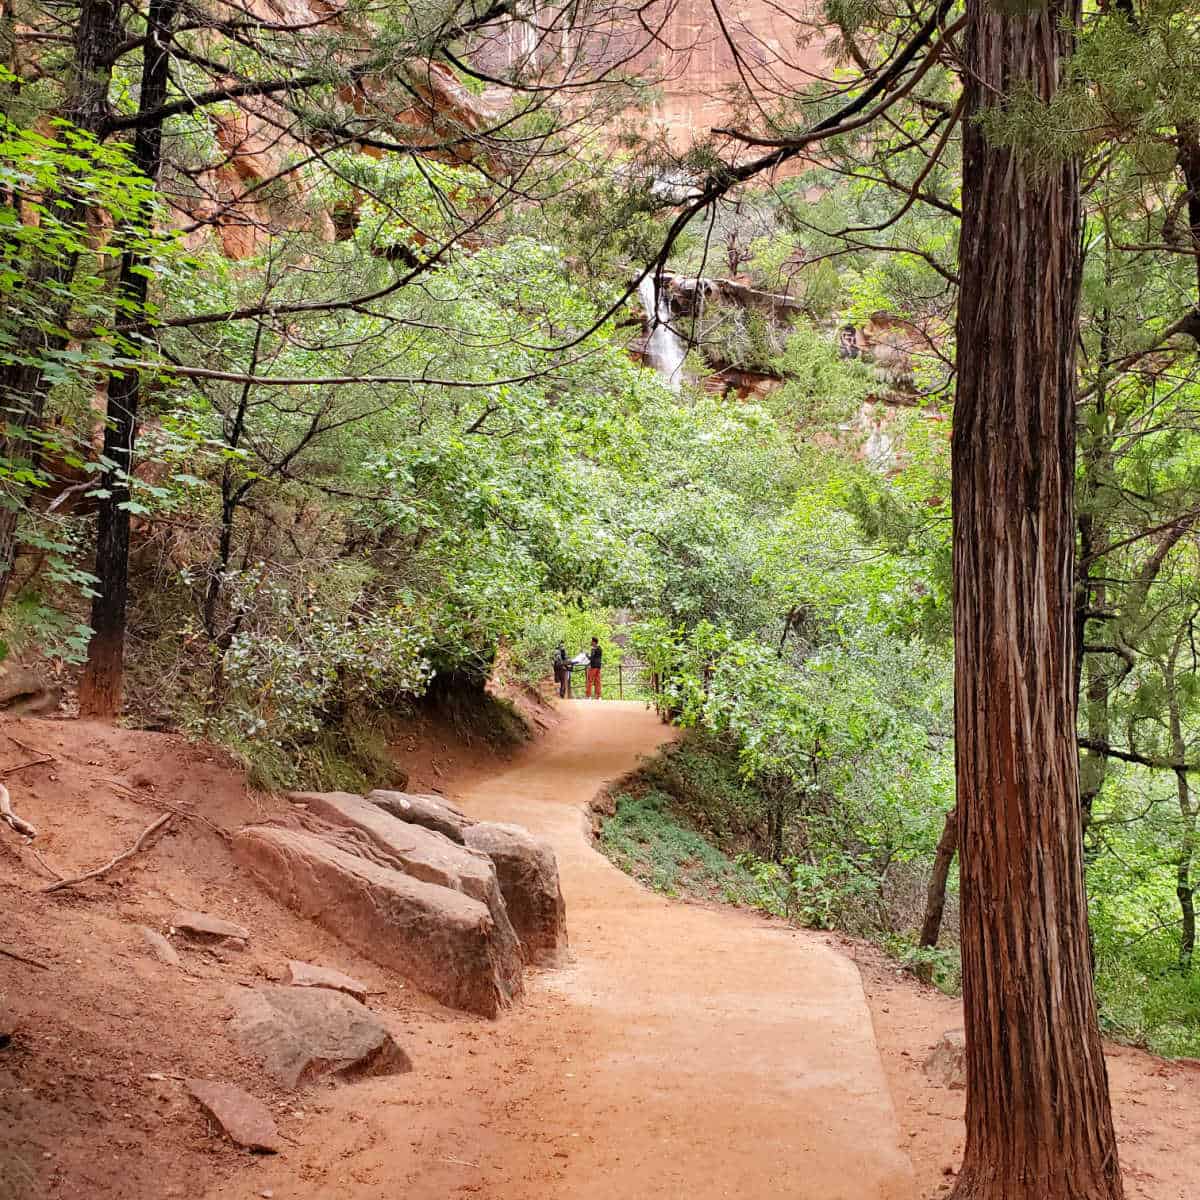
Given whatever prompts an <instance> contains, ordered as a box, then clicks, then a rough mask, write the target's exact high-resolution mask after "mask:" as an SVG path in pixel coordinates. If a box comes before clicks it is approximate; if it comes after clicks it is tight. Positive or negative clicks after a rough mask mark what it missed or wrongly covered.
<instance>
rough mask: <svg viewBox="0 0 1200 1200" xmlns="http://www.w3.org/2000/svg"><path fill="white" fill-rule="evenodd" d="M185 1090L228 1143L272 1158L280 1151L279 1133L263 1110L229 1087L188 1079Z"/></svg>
mask: <svg viewBox="0 0 1200 1200" xmlns="http://www.w3.org/2000/svg"><path fill="white" fill-rule="evenodd" d="M186 1087H187V1090H188V1091H189V1092H191V1093H192V1096H193V1097H194V1098H195V1099H196V1102H197V1103H198V1104H199V1105H200V1107H201V1108H202V1109H204V1111H205V1112H206V1113H208V1115H209V1116H210V1117H212V1119H213V1120H214V1121H216V1123H217V1124H218V1125H220V1127H221V1128H222V1129H223V1130H224V1131H225V1134H226V1135H227V1136H228V1138H229V1140H230V1141H232V1142H236V1143H237V1144H238V1145H239V1146H245V1147H246V1149H247V1150H262V1151H266V1152H267V1153H268V1154H276V1153H278V1152H279V1150H280V1149H281V1148H282V1142H281V1141H280V1137H279V1130H278V1129H276V1128H275V1120H274V1118H273V1117H272V1116H271V1114H270V1112H269V1111H268V1109H267V1106H266V1105H265V1104H264V1103H263V1102H262V1101H261V1100H259V1099H256V1098H255V1097H254V1096H251V1095H250V1093H249V1092H246V1091H243V1090H242V1089H241V1088H240V1087H235V1086H234V1085H233V1084H232V1083H215V1082H213V1081H212V1080H210V1079H189V1080H187V1081H186Z"/></svg>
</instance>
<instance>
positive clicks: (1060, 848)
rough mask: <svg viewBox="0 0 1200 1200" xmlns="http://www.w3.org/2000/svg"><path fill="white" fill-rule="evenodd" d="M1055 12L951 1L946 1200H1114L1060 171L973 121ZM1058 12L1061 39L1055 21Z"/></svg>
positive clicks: (1073, 298)
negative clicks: (957, 1044) (955, 947)
mask: <svg viewBox="0 0 1200 1200" xmlns="http://www.w3.org/2000/svg"><path fill="white" fill-rule="evenodd" d="M1078 17H1079V13H1078V7H1077V5H1076V4H1075V3H1074V0H1066V2H1063V0H1057V2H1054V3H1050V4H1048V5H1046V6H1045V7H1044V8H1041V9H1038V10H1035V11H1032V12H1030V11H1028V10H1027V9H1026V11H1023V12H1020V13H1017V14H1011V15H1009V14H1005V13H1003V12H1001V11H999V10H998V8H997V7H993V6H992V5H991V4H988V3H986V2H985V0H968V3H967V24H966V29H965V31H964V36H963V50H964V55H965V64H964V65H965V72H964V77H965V86H966V99H967V109H966V121H965V123H964V137H963V225H962V238H961V243H960V251H959V256H960V266H961V271H960V275H961V279H962V288H961V293H960V300H959V314H958V394H957V399H956V404H955V414H954V436H953V450H952V456H953V477H954V485H953V496H954V579H955V597H954V626H955V674H956V687H955V731H956V756H957V785H958V786H957V791H958V802H957V808H958V842H959V863H960V872H961V875H960V878H961V905H962V916H961V931H962V958H963V1007H964V1016H965V1027H966V1060H967V1109H966V1126H967V1141H966V1151H965V1155H964V1159H963V1164H962V1169H961V1172H960V1174H959V1178H958V1182H957V1185H956V1187H955V1189H954V1192H953V1193H952V1194H953V1196H954V1197H956V1198H957V1200H1119V1198H1120V1197H1121V1196H1122V1194H1123V1191H1122V1184H1121V1176H1120V1170H1119V1168H1118V1164H1117V1149H1116V1138H1115V1135H1114V1132H1113V1125H1112V1116H1111V1111H1110V1104H1109V1094H1108V1080H1107V1075H1106V1072H1105V1066H1104V1056H1103V1052H1102V1049H1101V1043H1100V1034H1099V1028H1098V1024H1097V1019H1096V1002H1095V994H1094V991H1093V986H1092V972H1091V966H1090V961H1089V952H1088V923H1087V905H1086V896H1085V890H1084V874H1083V841H1082V825H1081V815H1080V808H1079V787H1078V782H1079V780H1078V760H1077V755H1076V747H1075V711H1076V703H1075V689H1076V674H1075V639H1074V628H1073V624H1074V621H1073V618H1074V612H1073V602H1072V601H1073V596H1072V590H1073V589H1072V584H1073V579H1072V576H1073V557H1074V533H1075V524H1074V517H1073V511H1072V510H1073V488H1074V469H1075V461H1074V455H1075V390H1076V389H1075V344H1076V336H1077V329H1078V304H1079V285H1080V202H1079V173H1078V164H1077V163H1076V162H1075V161H1072V160H1068V161H1065V162H1061V163H1055V164H1051V165H1049V166H1046V165H1043V166H1041V168H1040V169H1039V168H1036V167H1035V166H1034V165H1033V164H1031V163H1030V162H1028V161H1027V160H1025V159H1023V158H1022V157H1021V156H1020V155H1018V154H1017V153H1014V152H1013V151H1010V150H1008V149H1006V148H1004V147H1002V146H1000V145H998V144H995V143H993V142H991V141H989V140H988V139H987V138H986V137H985V136H984V132H983V129H982V127H981V125H980V123H979V120H978V118H979V117H980V116H981V115H982V114H984V113H985V112H986V110H987V109H988V108H989V107H990V106H992V105H996V104H1004V103H1005V101H1006V98H1007V97H1008V96H1010V95H1011V94H1012V92H1013V90H1014V89H1016V88H1021V87H1028V88H1030V89H1032V91H1033V92H1034V93H1035V94H1036V95H1037V96H1038V97H1039V98H1041V99H1043V100H1049V99H1050V98H1051V97H1052V96H1053V95H1054V93H1055V91H1056V89H1057V87H1058V85H1059V80H1060V72H1061V69H1062V64H1063V62H1064V60H1065V59H1066V57H1067V56H1068V55H1069V53H1070V51H1071V44H1072V38H1071V34H1070V31H1069V25H1070V24H1071V23H1073V22H1077V21H1078ZM1064 19H1065V22H1066V25H1067V26H1068V28H1064Z"/></svg>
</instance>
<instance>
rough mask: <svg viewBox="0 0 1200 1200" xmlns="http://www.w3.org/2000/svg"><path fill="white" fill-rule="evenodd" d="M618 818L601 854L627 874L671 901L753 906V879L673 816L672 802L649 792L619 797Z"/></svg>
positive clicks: (608, 826)
mask: <svg viewBox="0 0 1200 1200" xmlns="http://www.w3.org/2000/svg"><path fill="white" fill-rule="evenodd" d="M615 802H616V806H617V812H616V815H615V816H613V817H611V818H609V819H608V820H606V821H605V822H604V826H603V829H602V831H601V834H600V848H601V849H602V850H603V851H604V853H605V854H606V855H607V856H608V857H609V858H611V859H612V860H613V862H614V863H616V865H617V866H619V867H620V868H621V869H622V870H623V871H626V872H628V873H629V874H630V875H632V876H633V877H634V878H635V879H639V880H641V881H642V882H643V883H645V884H646V885H647V886H649V887H652V888H653V889H654V890H655V891H657V892H662V893H664V894H665V895H668V896H687V897H692V898H697V899H706V900H723V901H725V902H726V903H729V904H750V903H753V902H754V901H755V899H756V898H757V896H758V888H757V885H756V884H755V881H754V879H753V877H752V876H751V875H750V874H749V873H748V872H746V871H744V870H742V869H741V868H740V867H738V866H737V865H736V864H734V863H732V862H731V861H730V860H729V859H728V858H727V857H726V856H725V855H724V854H722V853H721V852H720V851H719V850H718V849H717V848H716V847H715V846H713V845H712V843H711V842H709V841H708V840H707V839H706V838H705V837H704V836H703V835H702V834H701V833H699V832H697V831H696V830H695V829H692V828H689V827H688V826H687V825H685V824H683V823H682V822H681V820H680V818H679V817H678V816H677V815H675V814H674V813H673V812H672V808H671V798H670V797H669V796H667V795H665V794H664V793H662V792H657V791H648V792H645V793H644V794H642V795H639V796H631V795H628V794H625V793H621V794H618V795H617V796H616V797H615Z"/></svg>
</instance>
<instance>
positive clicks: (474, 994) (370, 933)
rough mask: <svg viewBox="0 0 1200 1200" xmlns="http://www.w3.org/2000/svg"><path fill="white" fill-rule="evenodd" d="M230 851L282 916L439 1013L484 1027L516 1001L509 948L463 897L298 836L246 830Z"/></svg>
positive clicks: (478, 906) (480, 907)
mask: <svg viewBox="0 0 1200 1200" xmlns="http://www.w3.org/2000/svg"><path fill="white" fill-rule="evenodd" d="M447 844H448V845H452V844H453V843H449V842H447ZM233 848H234V853H235V855H236V857H237V858H238V860H239V861H240V862H242V863H243V864H244V865H245V866H247V867H248V868H249V869H250V871H251V872H252V873H253V874H254V875H255V876H256V877H257V878H258V879H259V880H260V881H261V882H262V884H263V886H264V887H265V888H266V890H267V891H268V892H270V893H271V894H273V895H274V896H276V897H277V898H278V899H279V900H280V901H282V902H283V903H284V904H286V905H287V906H288V907H289V908H292V909H294V910H295V911H296V912H298V913H300V914H301V915H302V916H304V917H307V918H308V919H310V920H312V921H314V922H315V923H316V924H318V925H320V926H322V927H323V928H325V929H327V930H329V932H331V933H333V934H335V935H336V936H338V937H340V938H341V939H342V940H343V941H344V942H346V944H347V945H350V946H353V947H354V948H355V949H357V950H359V951H360V952H361V953H362V954H364V955H366V957H368V958H370V959H372V960H373V961H374V962H377V963H379V964H380V965H381V966H385V967H390V968H391V969H393V970H395V971H398V972H399V973H400V974H401V975H403V976H405V977H406V978H407V979H410V980H411V981H412V982H413V983H415V984H416V985H417V986H418V987H419V988H421V989H422V990H423V991H426V992H428V993H429V994H430V995H431V996H433V997H434V998H435V999H438V1000H440V1001H441V1002H442V1003H443V1004H446V1005H449V1006H450V1007H452V1008H461V1009H464V1010H465V1011H467V1012H473V1013H479V1014H481V1015H483V1016H488V1017H494V1016H496V1015H497V1014H498V1013H500V1012H501V1011H502V1010H503V1009H505V1008H507V1007H508V1006H509V1005H510V1004H511V1003H512V1002H513V1000H514V998H515V997H516V995H518V994H519V992H520V990H521V983H520V975H519V971H518V970H517V969H516V967H517V964H515V963H514V959H513V955H512V952H511V948H510V946H509V945H508V943H507V941H506V939H505V938H504V937H503V936H501V935H500V934H499V933H498V932H497V928H496V922H495V921H494V920H493V919H492V915H491V913H490V912H489V911H488V909H487V906H486V905H485V904H483V903H482V902H481V901H479V900H476V899H474V898H472V897H471V896H468V895H467V894H466V893H465V892H462V891H459V890H457V889H454V888H449V887H441V886H439V885H437V884H434V883H428V882H426V881H424V880H421V879H415V878H413V877H412V876H410V875H407V874H403V873H401V871H399V870H397V869H396V868H395V867H393V866H388V865H385V864H384V863H382V862H380V861H377V860H375V859H373V858H370V857H364V856H363V855H361V854H357V853H351V852H350V851H348V850H346V849H343V848H342V847H340V846H338V845H335V844H334V843H333V842H332V841H330V840H328V839H327V838H325V837H322V836H321V835H320V834H317V833H313V832H308V831H301V830H295V829H282V828H278V827H275V826H249V827H248V828H245V829H242V830H240V831H239V832H238V833H237V834H236V835H235V837H234V841H233ZM314 990H315V989H314Z"/></svg>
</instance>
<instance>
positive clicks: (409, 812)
mask: <svg viewBox="0 0 1200 1200" xmlns="http://www.w3.org/2000/svg"><path fill="white" fill-rule="evenodd" d="M367 800H368V801H370V803H372V804H374V805H376V806H377V807H378V808H382V809H383V810H384V812H388V813H391V814H392V816H393V817H395V818H396V819H397V820H399V821H407V822H408V823H409V824H410V825H421V826H423V827H424V828H425V829H432V830H433V831H434V832H435V833H440V834H444V835H445V836H446V837H448V838H449V839H450V840H451V841H452V842H458V843H459V845H462V843H463V842H464V840H465V837H464V835H465V834H466V831H467V830H468V829H470V827H471V826H472V825H474V824H475V822H474V820H473V819H472V818H471V817H468V816H467V814H466V813H465V812H463V811H462V810H461V809H458V808H455V807H454V805H453V804H451V803H450V802H449V801H448V800H443V799H442V797H441V796H414V795H411V794H410V793H408V792H389V791H387V790H386V789H383V788H376V789H375V791H373V792H368V793H367Z"/></svg>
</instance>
